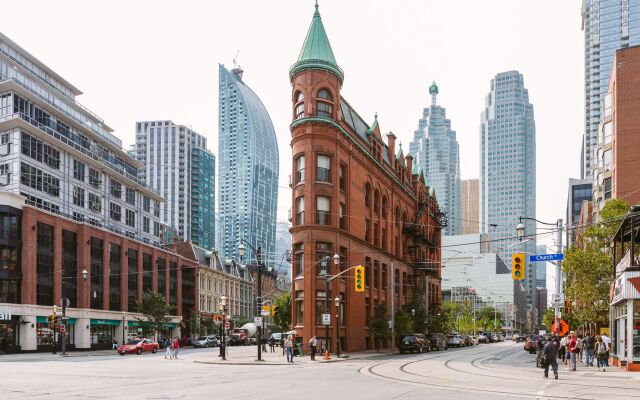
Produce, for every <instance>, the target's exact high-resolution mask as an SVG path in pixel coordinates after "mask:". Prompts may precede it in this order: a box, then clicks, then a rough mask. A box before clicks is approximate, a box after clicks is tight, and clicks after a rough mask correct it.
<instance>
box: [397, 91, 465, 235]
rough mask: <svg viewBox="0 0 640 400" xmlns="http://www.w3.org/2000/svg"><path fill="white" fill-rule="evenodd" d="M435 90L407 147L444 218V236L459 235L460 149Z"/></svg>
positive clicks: (460, 207) (431, 92) (460, 209)
mask: <svg viewBox="0 0 640 400" xmlns="http://www.w3.org/2000/svg"><path fill="white" fill-rule="evenodd" d="M438 92H439V89H438V86H437V85H436V83H435V82H433V83H432V84H431V86H430V87H429V94H430V95H431V106H429V107H427V108H424V109H423V111H422V118H420V120H419V121H418V129H417V130H416V131H415V132H414V133H413V141H412V142H411V143H410V144H409V154H411V155H412V156H413V157H414V164H415V166H416V171H417V172H420V170H422V171H423V172H424V174H425V177H426V178H427V184H428V185H429V186H430V187H431V188H432V189H433V190H435V193H436V198H437V199H438V204H440V209H441V210H442V211H443V212H444V213H445V214H446V216H447V220H448V221H447V226H446V227H445V228H444V232H443V233H444V234H445V235H458V234H460V227H461V213H462V205H461V199H460V147H459V146H458V141H457V140H456V132H455V131H454V130H452V129H451V121H450V120H448V119H447V112H446V109H445V108H443V107H442V106H439V105H438V104H437V102H436V98H437V96H438Z"/></svg>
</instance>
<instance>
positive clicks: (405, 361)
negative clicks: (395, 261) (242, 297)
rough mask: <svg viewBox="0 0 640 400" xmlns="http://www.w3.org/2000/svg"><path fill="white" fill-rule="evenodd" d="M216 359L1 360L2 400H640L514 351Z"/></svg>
mask: <svg viewBox="0 0 640 400" xmlns="http://www.w3.org/2000/svg"><path fill="white" fill-rule="evenodd" d="M230 351H231V352H235V354H237V355H239V354H241V353H244V352H246V353H247V354H250V353H253V352H255V347H246V348H231V349H230ZM217 354H218V349H198V350H184V351H182V352H181V353H180V358H179V359H178V360H165V359H164V357H163V355H162V354H155V355H152V354H145V355H142V356H137V355H127V356H118V355H115V354H113V355H101V356H80V357H67V358H59V357H54V356H51V355H38V354H29V355H18V356H9V357H0V399H90V398H104V399H200V398H202V399H205V398H206V399H211V398H220V399H225V400H226V399H252V398H259V399H261V400H262V399H278V400H282V399H288V398H294V397H296V398H297V397H301V398H303V399H323V400H338V399H349V400H357V399H400V400H405V399H407V400H408V399H421V400H423V399H429V400H431V399H436V400H437V399H474V400H483V399H496V398H500V399H501V398H527V399H599V400H603V399H613V398H620V399H640V374H639V373H635V374H634V373H627V372H618V371H614V370H607V372H598V371H597V370H595V369H593V368H589V369H587V368H579V370H578V372H568V370H567V369H566V367H565V366H561V367H560V379H559V380H557V381H556V380H554V379H545V378H544V377H543V376H542V370H540V369H536V368H535V359H534V356H532V355H529V354H528V353H526V352H524V351H523V350H522V344H514V343H510V342H507V343H497V344H486V345H479V346H474V347H470V348H462V349H449V350H448V351H440V352H431V353H424V354H413V355H411V354H405V355H399V354H395V355H389V354H384V355H376V356H373V357H369V358H366V359H358V360H345V361H340V362H335V363H322V364H320V363H312V362H310V361H309V360H308V357H307V358H306V359H304V360H301V359H297V362H296V363H295V364H293V365H287V364H285V365H212V364H203V363H200V362H196V361H205V362H206V361H213V360H217Z"/></svg>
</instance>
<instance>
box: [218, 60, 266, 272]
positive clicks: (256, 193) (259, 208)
mask: <svg viewBox="0 0 640 400" xmlns="http://www.w3.org/2000/svg"><path fill="white" fill-rule="evenodd" d="M242 73H243V71H242V69H240V67H236V68H234V69H233V70H232V71H229V70H227V69H226V68H225V67H224V66H223V65H220V67H219V93H218V101H219V106H218V107H219V123H218V132H219V133H218V168H219V171H220V172H219V186H218V202H219V210H218V212H219V218H220V221H219V228H218V229H220V232H219V237H220V251H221V253H222V256H223V257H224V258H227V259H228V258H233V259H239V254H238V244H239V243H240V240H241V239H244V240H246V241H248V242H249V243H251V245H252V246H254V247H255V248H257V246H261V247H262V254H263V259H265V260H276V259H277V258H278V257H276V256H277V255H276V254H275V241H276V204H277V201H278V142H277V140H276V133H275V130H274V129H273V124H272V123H271V118H270V117H269V113H267V109H266V108H265V106H264V104H262V101H260V98H258V96H257V95H256V94H255V93H254V92H253V90H251V88H249V86H247V85H246V84H245V83H244V82H243V81H242ZM249 256H253V254H252V252H249ZM249 261H250V260H249Z"/></svg>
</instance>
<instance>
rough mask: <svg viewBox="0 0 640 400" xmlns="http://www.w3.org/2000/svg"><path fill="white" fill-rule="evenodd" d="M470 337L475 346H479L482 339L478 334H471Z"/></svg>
mask: <svg viewBox="0 0 640 400" xmlns="http://www.w3.org/2000/svg"><path fill="white" fill-rule="evenodd" d="M470 338H471V342H472V343H473V345H474V346H477V345H478V344H480V341H479V340H478V337H477V336H470Z"/></svg>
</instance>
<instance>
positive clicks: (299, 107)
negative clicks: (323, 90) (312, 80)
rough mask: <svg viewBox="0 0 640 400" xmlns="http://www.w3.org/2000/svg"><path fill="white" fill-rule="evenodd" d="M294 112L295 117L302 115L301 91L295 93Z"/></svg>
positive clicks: (302, 98)
mask: <svg viewBox="0 0 640 400" xmlns="http://www.w3.org/2000/svg"><path fill="white" fill-rule="evenodd" d="M294 113H295V119H300V118H302V117H304V94H303V93H302V92H298V93H296V96H295V106H294Z"/></svg>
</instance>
